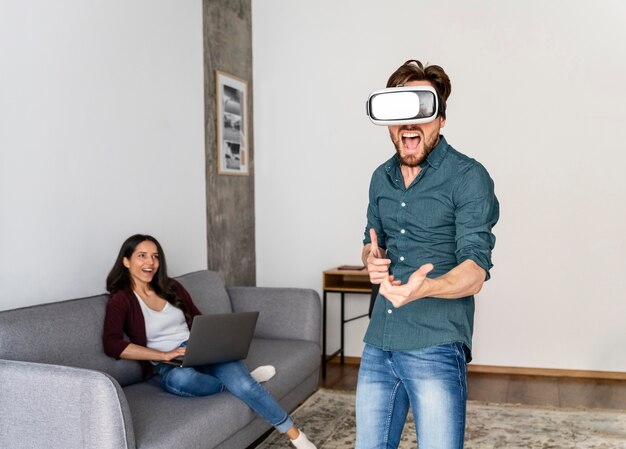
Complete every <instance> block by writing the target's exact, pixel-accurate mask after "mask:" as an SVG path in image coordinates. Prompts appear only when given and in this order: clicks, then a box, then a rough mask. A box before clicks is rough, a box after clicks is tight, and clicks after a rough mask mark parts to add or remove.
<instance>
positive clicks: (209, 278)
mask: <svg viewBox="0 0 626 449" xmlns="http://www.w3.org/2000/svg"><path fill="white" fill-rule="evenodd" d="M176 280H178V281H179V282H180V283H181V284H182V285H183V287H185V289H187V291H188V292H189V294H190V295H191V299H193V302H194V304H195V305H196V306H197V307H198V309H200V312H202V313H203V314H212V313H230V312H232V311H233V308H232V306H231V303H230V297H229V296H228V293H226V288H225V287H224V282H222V279H221V278H220V276H219V274H218V273H216V272H214V271H207V270H201V271H196V272H193V273H189V274H185V275H183V276H180V277H178V278H176Z"/></svg>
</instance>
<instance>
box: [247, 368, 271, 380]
mask: <svg viewBox="0 0 626 449" xmlns="http://www.w3.org/2000/svg"><path fill="white" fill-rule="evenodd" d="M250 375H251V376H252V378H253V379H254V380H256V381H257V382H258V383H261V382H267V381H268V380H270V379H271V378H272V377H274V375H276V368H274V367H273V366H272V365H263V366H259V367H258V368H255V369H253V370H252V371H250Z"/></svg>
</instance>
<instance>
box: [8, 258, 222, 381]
mask: <svg viewBox="0 0 626 449" xmlns="http://www.w3.org/2000/svg"><path fill="white" fill-rule="evenodd" d="M177 279H178V280H179V281H180V283H181V284H183V286H184V287H185V288H186V289H187V290H188V291H189V293H190V294H191V297H192V298H193V300H194V303H195V304H196V305H197V306H198V308H199V309H200V311H201V312H202V313H205V314H207V313H227V312H232V307H231V303H230V299H229V296H228V294H227V293H226V289H225V287H224V284H223V283H222V281H221V279H220V277H219V275H218V274H217V273H215V272H211V271H207V270H202V271H197V272H194V273H189V274H186V275H183V276H181V277H179V278H177ZM107 301H108V295H98V296H92V297H88V298H80V299H73V300H69V301H61V302H55V303H50V304H41V305H37V306H32V307H24V308H21V309H15V310H6V311H1V312H0V359H7V360H21V361H25V362H39V363H51V364H57V365H66V366H74V367H78V368H86V369H94V370H98V371H104V372H106V373H107V374H110V375H111V376H113V377H114V378H115V379H116V380H117V381H118V382H119V384H120V385H121V386H126V385H129V384H132V383H136V382H139V381H141V380H142V372H141V366H140V364H139V363H137V362H134V361H128V360H115V359H113V358H111V357H108V356H107V355H106V354H105V353H104V349H103V348H102V328H103V323H104V314H105V308H106V303H107Z"/></svg>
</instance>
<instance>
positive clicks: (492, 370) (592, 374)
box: [467, 363, 626, 380]
mask: <svg viewBox="0 0 626 449" xmlns="http://www.w3.org/2000/svg"><path fill="white" fill-rule="evenodd" d="M467 371H468V372H469V373H476V374H505V375H506V374H508V375H515V376H535V377H569V378H573V379H598V380H626V373H624V372H619V371H588V370H573V369H555V368H524V367H519V366H491V365H474V364H471V363H470V364H469V365H467Z"/></svg>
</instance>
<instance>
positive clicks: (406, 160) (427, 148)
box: [389, 128, 439, 167]
mask: <svg viewBox="0 0 626 449" xmlns="http://www.w3.org/2000/svg"><path fill="white" fill-rule="evenodd" d="M408 129H410V128H408ZM405 130H407V128H404V129H400V130H399V131H398V136H400V134H401V133H402V131H405ZM389 135H390V136H391V141H392V142H393V145H394V146H395V147H396V154H397V155H398V158H399V159H400V163H401V164H402V165H404V166H406V167H419V166H420V165H422V162H424V161H425V160H426V158H427V157H428V155H429V154H430V153H431V151H433V148H435V147H436V146H437V144H438V143H439V133H436V134H435V135H434V136H433V137H432V138H431V139H430V141H429V140H426V136H425V135H424V133H422V135H424V151H422V152H421V153H420V154H416V155H410V156H402V154H400V144H401V140H402V137H398V140H396V139H394V136H393V135H392V134H391V131H389Z"/></svg>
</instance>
